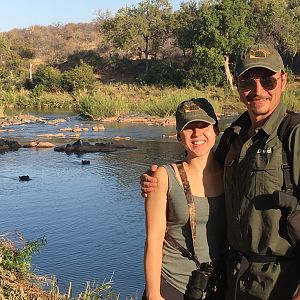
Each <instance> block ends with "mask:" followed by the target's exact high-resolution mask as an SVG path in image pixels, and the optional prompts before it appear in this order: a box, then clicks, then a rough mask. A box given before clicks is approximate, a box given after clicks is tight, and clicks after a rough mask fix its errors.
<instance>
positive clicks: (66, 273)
mask: <svg viewBox="0 0 300 300" xmlns="http://www.w3.org/2000/svg"><path fill="white" fill-rule="evenodd" d="M44 117H46V118H50V119H51V118H55V117H57V116H51V115H50V116H48V115H47V116H44ZM228 122H229V119H226V118H224V119H223V120H221V126H223V127H224V126H226V125H227V123H228ZM66 124H67V125H66ZM66 124H60V125H58V126H52V127H51V126H50V127H49V125H44V124H28V125H25V126H15V127H13V128H14V129H15V132H10V133H1V135H2V138H6V137H8V136H9V137H10V138H12V139H17V140H22V141H25V140H26V141H27V140H34V139H37V138H36V135H37V134H41V133H45V132H46V131H47V132H58V129H59V127H69V126H71V127H72V126H75V125H79V126H85V127H88V128H91V127H92V126H94V125H95V122H88V121H85V122H83V121H81V120H80V119H78V118H76V117H72V116H71V117H69V118H68V122H67V123H66ZM105 127H106V130H105V131H101V132H93V131H92V130H89V131H86V132H84V133H83V134H82V137H81V138H82V139H83V140H85V139H86V140H92V141H98V140H101V141H102V140H106V139H110V138H111V137H114V136H121V137H127V136H129V137H130V138H131V141H130V142H129V143H130V144H133V145H135V146H136V149H134V150H120V151H117V152H113V153H87V154H84V155H83V156H78V155H75V154H71V155H67V154H65V153H63V152H55V151H53V149H40V150H34V149H28V148H21V149H19V150H18V151H14V152H8V153H5V154H1V155H0V164H1V176H0V185H1V190H0V229H1V233H6V232H11V231H14V230H15V229H18V230H20V232H22V234H23V235H24V237H25V238H26V239H29V240H36V239H37V238H39V237H42V236H45V237H46V238H47V245H46V246H44V247H43V248H42V250H41V252H40V254H36V255H34V257H33V261H32V268H33V270H34V271H35V272H36V273H38V274H41V275H49V276H50V275H53V274H55V276H56V277H57V279H58V284H59V287H60V290H61V291H63V292H66V289H67V286H68V283H69V282H70V281H71V282H72V285H73V296H75V295H76V294H77V293H78V292H79V291H82V290H84V288H85V285H86V282H87V281H90V282H91V283H93V282H95V283H101V282H102V281H103V280H105V279H106V280H109V279H110V278H111V276H113V282H114V283H113V289H114V291H116V292H119V293H120V300H123V299H124V300H125V299H130V297H132V298H133V299H140V298H141V293H142V291H143V287H144V277H143V247H144V238H145V230H144V203H143V199H142V197H141V196H140V187H139V176H140V174H141V173H142V172H143V171H144V170H146V169H147V168H148V167H149V166H150V165H151V164H153V163H156V164H158V165H160V164H163V163H166V162H169V161H174V160H177V159H179V158H180V157H182V156H183V151H182V149H181V147H180V146H179V145H178V143H177V142H176V141H175V140H172V139H168V138H163V136H169V135H172V134H174V133H175V131H174V128H172V127H164V126H147V125H141V124H138V125H137V124H130V125H124V124H123V125H122V124H116V123H111V124H105ZM39 140H41V138H40V139H39ZM73 141H76V139H75V140H73ZM56 142H58V143H62V144H63V143H64V140H56ZM82 159H85V160H90V165H82V163H81V161H82ZM21 175H29V176H30V178H31V179H32V180H30V181H28V182H20V181H19V180H18V179H19V176H21Z"/></svg>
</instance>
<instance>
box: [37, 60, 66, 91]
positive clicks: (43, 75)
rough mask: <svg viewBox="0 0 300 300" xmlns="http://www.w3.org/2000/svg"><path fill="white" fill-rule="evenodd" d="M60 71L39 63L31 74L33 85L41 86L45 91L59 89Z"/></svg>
mask: <svg viewBox="0 0 300 300" xmlns="http://www.w3.org/2000/svg"><path fill="white" fill-rule="evenodd" d="M60 80H61V73H60V71H59V70H58V69H55V68H53V67H51V66H47V65H39V66H38V67H37V70H36V72H35V74H34V75H33V84H34V86H41V87H42V89H43V90H44V91H46V92H57V91H59V90H60V85H61V83H60Z"/></svg>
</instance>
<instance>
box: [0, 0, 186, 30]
mask: <svg viewBox="0 0 300 300" xmlns="http://www.w3.org/2000/svg"><path fill="white" fill-rule="evenodd" d="M141 1H142V0H2V1H1V4H0V32H6V31H9V30H11V29H14V28H22V29H23V28H28V27H30V26H33V25H42V26H48V25H51V24H57V23H61V24H67V23H88V22H92V21H93V20H94V19H95V18H96V12H97V11H99V10H103V11H105V10H110V11H111V12H113V13H115V12H116V11H117V10H118V9H119V8H122V7H125V6H126V5H127V6H136V5H137V4H138V3H139V2H141ZM170 2H171V4H172V7H173V9H174V10H176V9H179V6H180V3H181V2H182V0H171V1H170Z"/></svg>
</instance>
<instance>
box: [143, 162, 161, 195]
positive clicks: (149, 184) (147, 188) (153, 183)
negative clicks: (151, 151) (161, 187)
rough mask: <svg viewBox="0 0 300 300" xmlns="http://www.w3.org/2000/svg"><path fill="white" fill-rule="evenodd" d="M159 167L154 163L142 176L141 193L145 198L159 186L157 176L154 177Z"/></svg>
mask: <svg viewBox="0 0 300 300" xmlns="http://www.w3.org/2000/svg"><path fill="white" fill-rule="evenodd" d="M157 168H158V166H157V165H152V166H151V168H150V170H148V171H147V172H146V173H143V174H142V175H141V176H140V184H141V194H142V196H143V197H144V198H147V196H148V194H149V193H150V192H152V191H154V190H155V189H156V188H157V178H155V177H153V174H154V173H155V172H156V170H157Z"/></svg>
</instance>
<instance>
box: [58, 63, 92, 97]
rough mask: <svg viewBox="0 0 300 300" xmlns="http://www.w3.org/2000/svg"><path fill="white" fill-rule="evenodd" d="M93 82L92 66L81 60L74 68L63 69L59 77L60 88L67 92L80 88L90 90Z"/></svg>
mask: <svg viewBox="0 0 300 300" xmlns="http://www.w3.org/2000/svg"><path fill="white" fill-rule="evenodd" d="M95 82H96V78H95V75H94V72H93V68H92V67H91V66H90V65H88V64H86V63H84V62H82V61H81V62H80V64H79V66H76V67H75V68H74V69H71V70H69V71H65V72H64V73H63V74H62V78H61V85H62V88H63V90H65V91H67V92H68V93H72V92H76V91H80V90H83V91H90V92H91V91H92V90H93V88H94V84H95Z"/></svg>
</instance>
